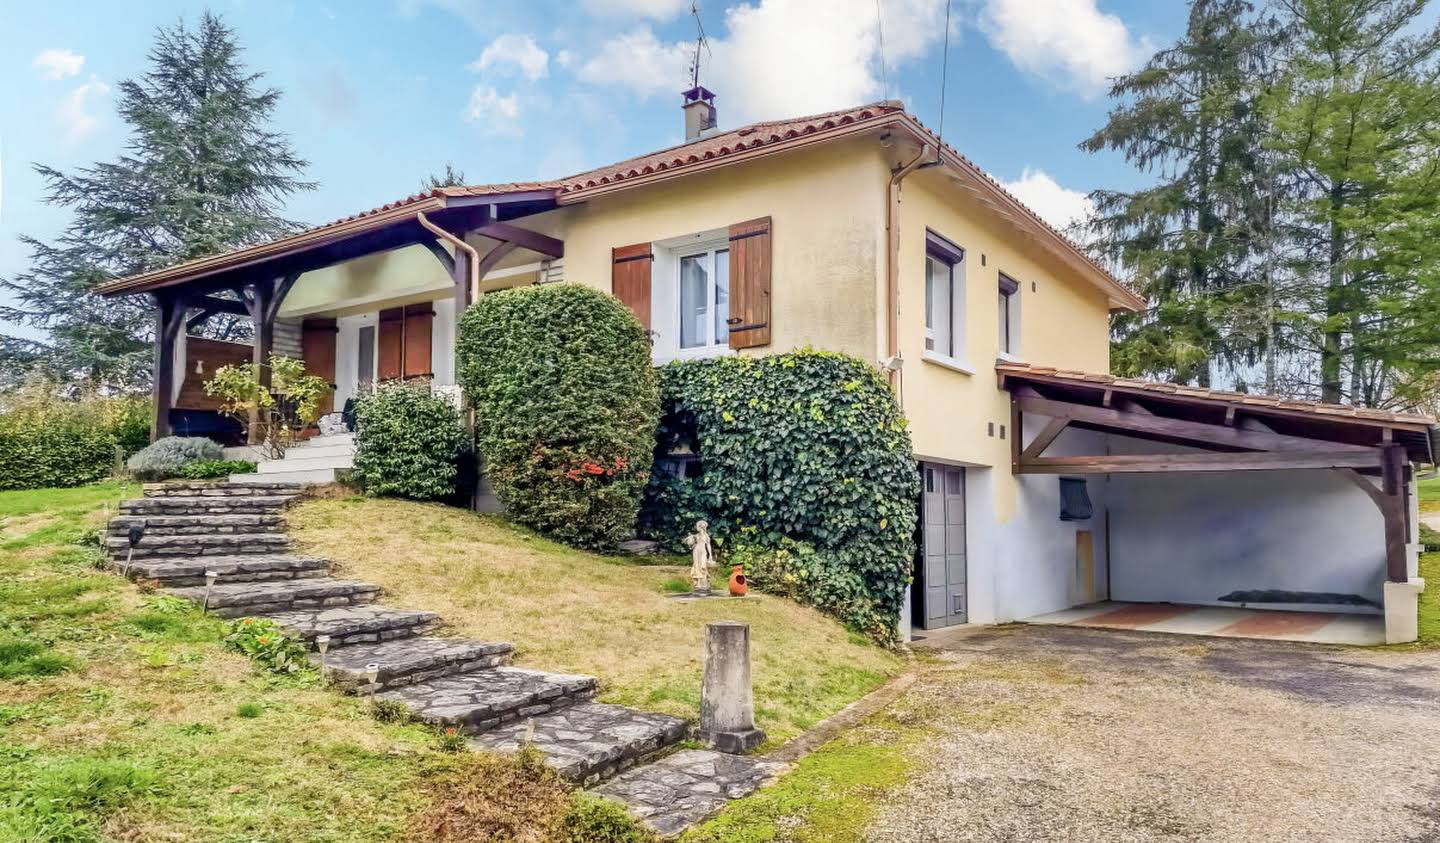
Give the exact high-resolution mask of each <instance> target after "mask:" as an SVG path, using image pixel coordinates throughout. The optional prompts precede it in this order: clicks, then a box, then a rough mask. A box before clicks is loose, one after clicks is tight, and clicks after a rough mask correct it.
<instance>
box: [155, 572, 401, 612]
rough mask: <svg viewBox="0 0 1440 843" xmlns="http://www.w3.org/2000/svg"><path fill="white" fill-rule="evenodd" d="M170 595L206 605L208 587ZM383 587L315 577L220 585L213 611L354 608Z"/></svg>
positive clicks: (213, 592) (214, 595)
mask: <svg viewBox="0 0 1440 843" xmlns="http://www.w3.org/2000/svg"><path fill="white" fill-rule="evenodd" d="M168 592H169V593H170V594H173V595H175V596H176V597H183V598H185V599H186V600H192V601H194V602H196V603H206V598H205V586H203V585H202V586H198V587H189V588H174V589H168ZM379 594H380V586H378V585H374V584H372V583H368V582H360V581H358V580H337V579H332V578H330V577H314V578H307V579H299V580H289V581H286V582H248V583H245V582H242V583H233V584H230V585H226V584H224V583H220V584H217V585H216V586H215V587H214V588H212V589H210V597H209V601H208V604H207V605H208V606H209V610H210V611H211V612H214V613H215V614H217V615H219V616H220V617H222V618H240V617H245V616H247V615H269V614H271V613H272V612H288V611H294V610H295V609H320V608H325V607H329V606H354V605H358V604H361V603H370V602H372V601H374V600H375V598H376V597H378V596H379Z"/></svg>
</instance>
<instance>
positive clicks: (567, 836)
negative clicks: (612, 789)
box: [560, 793, 659, 843]
mask: <svg viewBox="0 0 1440 843" xmlns="http://www.w3.org/2000/svg"><path fill="white" fill-rule="evenodd" d="M658 839H659V838H657V837H656V836H655V834H654V832H651V831H650V830H649V829H647V828H645V827H644V826H642V825H641V824H640V822H639V821H638V820H636V819H635V818H634V817H632V816H630V814H629V812H627V811H626V810H625V808H624V807H623V806H621V805H620V804H619V803H618V802H614V801H612V800H609V799H603V798H601V797H599V796H592V795H590V794H588V793H576V794H575V795H574V796H573V797H571V800H570V810H569V812H567V813H566V814H565V819H564V820H562V821H561V823H560V840H562V841H563V843H654V842H655V841H656V840H658Z"/></svg>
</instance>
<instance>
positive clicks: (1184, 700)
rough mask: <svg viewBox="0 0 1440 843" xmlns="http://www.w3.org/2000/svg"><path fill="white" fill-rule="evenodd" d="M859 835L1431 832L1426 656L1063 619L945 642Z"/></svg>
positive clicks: (1436, 775) (1436, 835)
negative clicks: (900, 771)
mask: <svg viewBox="0 0 1440 843" xmlns="http://www.w3.org/2000/svg"><path fill="white" fill-rule="evenodd" d="M932 661H933V664H930V665H929V666H927V668H926V672H927V675H926V676H924V677H922V679H921V681H919V682H917V683H916V684H915V685H914V687H913V689H912V690H911V692H910V693H909V694H908V695H907V696H906V697H905V698H904V699H903V700H901V701H900V702H898V703H897V704H896V706H895V708H894V712H895V714H896V716H897V717H902V718H922V719H923V722H926V723H931V724H933V726H934V729H935V730H936V732H935V736H934V737H933V738H931V739H930V740H929V741H928V742H927V743H926V744H925V745H924V749H923V757H922V758H921V759H920V762H919V764H918V769H917V770H916V771H915V772H914V774H913V775H912V776H911V778H910V780H909V781H908V783H907V784H905V785H903V786H902V787H901V788H900V789H899V790H898V791H896V792H894V793H892V794H891V795H889V796H888V797H887V798H885V800H884V802H885V807H884V808H882V809H881V812H880V814H879V816H878V817H877V819H876V821H875V823H874V824H873V825H872V827H871V829H870V831H869V833H868V834H867V835H866V838H867V840H875V841H906V842H907V843H910V842H911V841H914V843H919V842H920V841H926V843H929V841H968V840H976V841H981V840H983V841H1010V840H1014V841H1107V843H1110V841H1153V840H1204V841H1222V840H1223V841H1231V840H1235V841H1240V840H1243V841H1290V840H1293V841H1352V840H1353V841H1360V840H1365V841H1370V840H1375V841H1379V840H1384V841H1440V653H1432V652H1420V651H1414V652H1384V651H1374V650H1353V649H1351V650H1347V649H1338V648H1328V647H1320V646H1314V645H1296V644H1286V643H1282V642H1271V641H1242V640H1229V639H1208V638H1192V637H1183V636H1174V635H1157V634H1136V633H1126V632H1116V631H1109V630H1086V629H1075V628H1068V627H1001V628H992V629H986V630H981V631H978V632H976V633H973V634H968V635H965V636H963V637H960V638H957V639H954V640H953V641H952V642H951V643H950V645H949V646H948V647H947V648H946V649H945V650H943V651H941V652H939V653H937V654H935V655H934V656H933V658H932Z"/></svg>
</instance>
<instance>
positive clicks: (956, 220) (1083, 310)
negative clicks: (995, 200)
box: [900, 169, 1110, 523]
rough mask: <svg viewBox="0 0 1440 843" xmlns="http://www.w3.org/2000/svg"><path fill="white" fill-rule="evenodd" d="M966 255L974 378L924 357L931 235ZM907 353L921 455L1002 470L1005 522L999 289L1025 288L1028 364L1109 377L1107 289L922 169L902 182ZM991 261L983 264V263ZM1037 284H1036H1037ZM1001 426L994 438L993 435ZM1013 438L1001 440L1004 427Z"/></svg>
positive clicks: (1000, 510)
mask: <svg viewBox="0 0 1440 843" xmlns="http://www.w3.org/2000/svg"><path fill="white" fill-rule="evenodd" d="M927 229H930V230H933V231H935V232H936V233H937V234H940V235H941V236H943V237H945V238H946V239H948V240H950V241H952V242H954V243H955V244H957V245H959V246H961V247H962V248H964V249H965V252H966V256H965V263H966V267H965V316H966V319H965V322H966V326H965V343H964V347H965V354H964V357H963V358H962V362H963V363H964V364H965V365H967V366H968V367H969V368H970V369H971V370H973V374H967V373H964V372H960V371H956V370H954V369H952V368H947V367H945V366H942V365H938V364H936V363H933V362H930V361H928V360H926V359H925V232H926V230H927ZM900 238H901V240H900V352H901V355H902V356H903V357H904V358H905V365H904V369H903V384H902V386H903V393H904V395H903V398H904V406H905V413H906V416H907V417H908V418H909V420H910V424H911V436H912V438H913V440H914V443H915V453H916V455H917V456H919V457H921V458H928V459H935V460H942V461H954V462H962V463H969V464H974V465H985V466H994V467H997V468H998V469H1000V470H997V471H996V472H995V483H994V491H995V503H996V510H997V513H996V514H997V516H998V518H999V520H1000V521H1001V522H1002V523H1003V522H1004V521H1005V520H1007V519H1008V518H1009V515H1010V513H1011V512H1013V507H1014V497H1015V496H1014V484H1013V478H1012V476H1011V474H1010V471H1009V464H1010V439H1009V437H1010V434H1011V431H1010V430H1009V427H1010V405H1009V400H1008V396H1007V394H1006V393H1004V392H1002V391H1001V390H1000V389H999V388H998V387H997V385H996V377H995V370H994V365H995V361H996V358H997V356H998V353H999V318H998V316H999V314H998V287H999V275H1000V273H1001V272H1003V273H1005V274H1006V275H1007V276H1009V277H1010V278H1013V279H1014V280H1015V281H1016V282H1018V284H1019V292H1018V293H1017V295H1018V296H1019V297H1020V305H1019V311H1020V320H1019V321H1020V352H1019V355H1018V358H1019V359H1021V360H1023V361H1025V362H1029V363H1035V364H1037V365H1045V366H1058V367H1062V368H1068V369H1081V370H1084V371H1089V372H1108V371H1109V369H1110V365H1109V353H1110V352H1109V349H1110V345H1109V308H1108V302H1107V299H1106V296H1105V294H1104V293H1103V292H1101V291H1100V290H1098V289H1097V288H1095V287H1094V286H1092V285H1090V284H1089V283H1088V282H1086V281H1085V280H1084V279H1083V278H1080V277H1078V276H1077V275H1076V274H1075V273H1074V272H1073V271H1071V270H1069V269H1067V268H1066V267H1065V266H1064V265H1063V264H1062V263H1061V262H1060V261H1058V260H1057V259H1055V258H1054V257H1052V256H1051V255H1049V253H1047V252H1046V251H1045V250H1044V249H1043V248H1042V247H1041V246H1040V245H1038V244H1036V243H1034V242H1031V241H1029V240H1028V239H1027V238H1025V237H1024V236H1022V235H1021V234H1020V233H1018V232H1016V231H1015V229H1013V228H1012V227H1010V226H1009V225H1008V224H1007V223H1005V222H1004V221H1003V220H1001V219H999V218H998V217H996V216H995V215H994V214H992V213H990V212H989V211H987V210H986V209H985V208H982V207H980V206H979V205H978V204H977V203H976V202H975V201H974V199H973V197H971V196H970V194H968V193H966V192H964V191H962V190H960V189H959V188H957V187H955V186H954V185H952V184H950V183H949V177H948V176H946V175H945V173H944V172H943V171H942V170H939V169H931V170H920V171H917V172H915V173H913V174H912V175H910V176H909V177H908V178H907V179H906V180H905V181H904V183H903V188H902V193H901V204H900ZM982 261H983V265H982ZM1032 285H1033V287H1032ZM991 424H994V426H995V433H996V435H994V436H991V435H990V434H989V426H990V425H991ZM1002 425H1004V426H1005V428H1006V438H1005V439H1004V440H1002V439H1000V437H999V435H998V434H999V431H1000V427H1001V426H1002Z"/></svg>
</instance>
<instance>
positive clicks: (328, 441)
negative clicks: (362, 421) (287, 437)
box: [290, 433, 355, 450]
mask: <svg viewBox="0 0 1440 843" xmlns="http://www.w3.org/2000/svg"><path fill="white" fill-rule="evenodd" d="M342 446H343V447H349V448H354V447H355V434H353V433H332V434H330V435H329V436H312V437H310V438H309V439H305V440H303V441H301V442H299V443H297V444H295V445H291V446H290V449H291V450H294V449H296V448H334V447H342Z"/></svg>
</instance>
